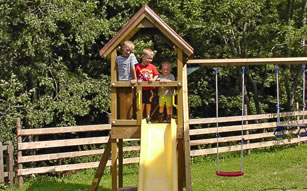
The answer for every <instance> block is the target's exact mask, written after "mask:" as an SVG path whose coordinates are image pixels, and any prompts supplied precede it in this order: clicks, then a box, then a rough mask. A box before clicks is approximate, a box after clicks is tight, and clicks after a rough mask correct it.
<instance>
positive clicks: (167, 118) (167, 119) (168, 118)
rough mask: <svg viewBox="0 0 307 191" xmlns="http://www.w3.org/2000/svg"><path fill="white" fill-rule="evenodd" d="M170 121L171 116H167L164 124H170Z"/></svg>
mask: <svg viewBox="0 0 307 191" xmlns="http://www.w3.org/2000/svg"><path fill="white" fill-rule="evenodd" d="M171 119H172V116H171V115H167V117H166V122H167V123H170V122H171Z"/></svg>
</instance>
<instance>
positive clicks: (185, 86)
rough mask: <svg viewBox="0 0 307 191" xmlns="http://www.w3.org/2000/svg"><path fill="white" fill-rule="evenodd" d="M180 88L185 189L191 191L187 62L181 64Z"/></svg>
mask: <svg viewBox="0 0 307 191" xmlns="http://www.w3.org/2000/svg"><path fill="white" fill-rule="evenodd" d="M182 76H183V80H182V88H183V94H182V95H183V102H182V105H183V111H184V112H183V122H184V126H183V127H184V134H183V135H184V137H183V138H184V154H185V157H184V158H185V178H186V181H185V182H186V190H187V191H192V177H191V157H190V150H191V148H190V133H189V132H190V125H189V102H188V68H187V64H185V65H184V66H183V70H182Z"/></svg>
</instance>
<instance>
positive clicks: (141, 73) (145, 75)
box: [135, 48, 159, 123]
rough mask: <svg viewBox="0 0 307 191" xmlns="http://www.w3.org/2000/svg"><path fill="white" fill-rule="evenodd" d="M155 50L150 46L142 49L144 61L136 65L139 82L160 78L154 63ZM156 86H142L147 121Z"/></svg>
mask: <svg viewBox="0 0 307 191" xmlns="http://www.w3.org/2000/svg"><path fill="white" fill-rule="evenodd" d="M153 57H154V52H153V51H152V50H151V49H149V48H144V49H143V51H142V63H140V64H138V65H136V67H135V72H136V77H137V79H138V83H139V84H141V83H142V81H149V82H154V81H156V79H157V78H158V74H159V73H158V71H157V69H156V67H155V66H154V65H153V64H152V60H153ZM154 89H155V87H143V88H142V102H143V103H142V108H143V111H144V107H146V120H147V123H151V121H150V111H151V103H152V99H153V96H154V93H153V90H154Z"/></svg>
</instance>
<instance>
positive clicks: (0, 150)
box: [0, 142, 4, 182]
mask: <svg viewBox="0 0 307 191" xmlns="http://www.w3.org/2000/svg"><path fill="white" fill-rule="evenodd" d="M3 165H4V161H3V148H2V143H1V142H0V182H4V168H3Z"/></svg>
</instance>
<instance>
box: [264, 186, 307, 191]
mask: <svg viewBox="0 0 307 191" xmlns="http://www.w3.org/2000/svg"><path fill="white" fill-rule="evenodd" d="M289 190H293V191H294V190H307V187H306V188H284V187H283V188H265V189H261V190H260V191H289Z"/></svg>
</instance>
